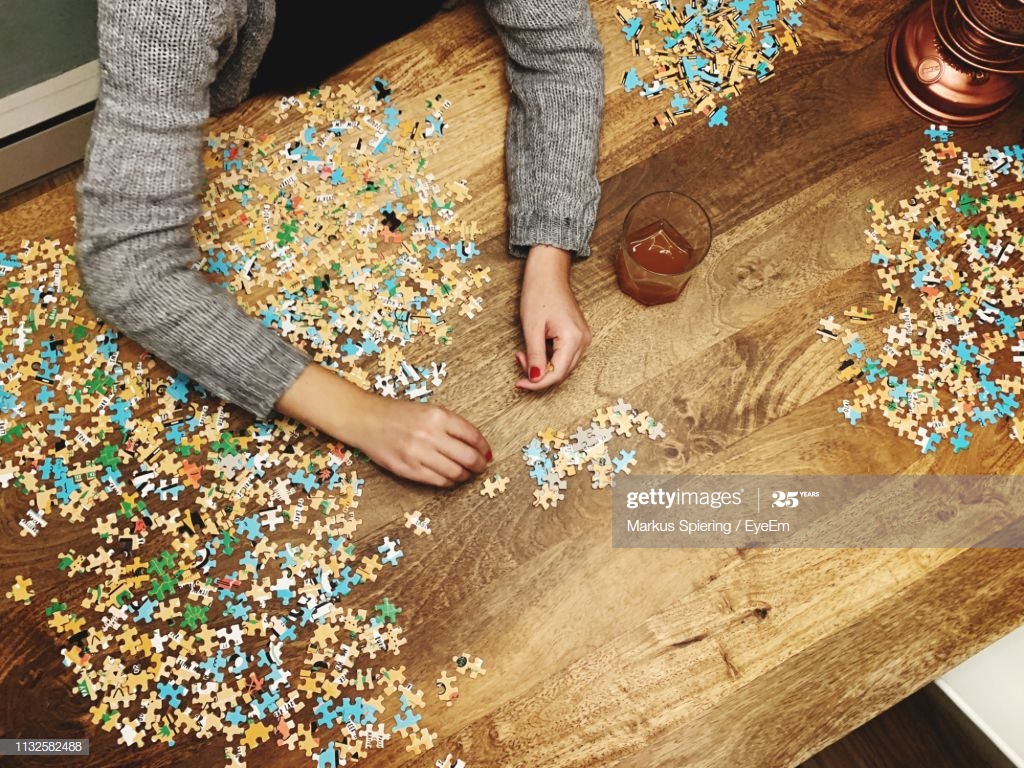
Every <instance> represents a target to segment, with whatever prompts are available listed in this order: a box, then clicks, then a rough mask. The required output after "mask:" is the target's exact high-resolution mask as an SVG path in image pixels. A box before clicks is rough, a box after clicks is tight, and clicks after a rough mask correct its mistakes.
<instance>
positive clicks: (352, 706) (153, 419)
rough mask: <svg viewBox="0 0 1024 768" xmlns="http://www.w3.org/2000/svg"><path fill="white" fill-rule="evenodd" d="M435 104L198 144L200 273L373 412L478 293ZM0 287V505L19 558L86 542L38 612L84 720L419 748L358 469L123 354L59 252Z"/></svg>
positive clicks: (326, 118) (254, 741)
mask: <svg viewBox="0 0 1024 768" xmlns="http://www.w3.org/2000/svg"><path fill="white" fill-rule="evenodd" d="M447 106H448V105H447V103H446V102H443V101H441V102H434V103H429V104H427V106H426V110H425V111H424V113H423V114H422V116H421V117H420V118H418V119H417V118H412V117H410V118H406V117H404V116H403V113H402V112H401V110H400V109H399V107H398V105H397V104H396V103H395V100H394V98H393V94H392V92H391V89H390V87H389V86H388V84H387V83H386V82H385V81H383V80H380V79H378V80H377V81H375V82H374V84H373V86H372V87H371V88H368V89H366V90H365V91H364V92H357V91H356V90H354V89H353V88H351V87H350V86H341V87H338V88H335V89H333V90H332V89H324V90H321V91H317V92H313V93H311V94H309V95H308V96H306V97H302V98H295V99H289V100H286V101H285V102H284V103H283V104H282V115H283V116H285V117H287V116H288V115H291V116H293V117H294V116H295V115H298V116H299V117H300V118H301V119H300V122H301V123H302V126H301V127H300V129H299V130H298V133H296V134H294V135H293V134H288V135H286V136H284V137H275V136H256V135H254V134H253V133H252V131H250V130H247V129H244V128H243V129H239V130H238V131H235V132H233V133H230V134H224V135H221V136H217V137H213V138H211V139H210V155H209V157H208V158H207V163H208V166H209V170H210V172H211V173H213V174H215V176H214V178H213V180H212V181H211V182H210V183H209V185H208V186H207V188H206V191H205V193H204V195H205V206H204V208H205V211H206V213H205V214H204V216H203V218H202V219H201V220H200V221H199V222H198V224H197V237H198V238H199V241H200V243H201V244H202V249H203V252H204V253H205V258H204V259H203V261H202V265H201V267H202V269H203V270H205V271H206V272H208V273H209V274H210V276H211V277H212V278H213V279H215V280H219V281H221V282H222V283H223V285H224V286H225V288H226V289H227V290H231V291H233V292H234V293H235V295H236V296H237V298H238V299H239V301H240V303H241V304H242V305H243V306H245V307H246V308H247V309H248V310H249V311H250V313H252V314H254V315H256V316H258V317H261V318H262V320H263V322H264V323H265V324H266V325H268V326H272V327H274V328H276V329H277V330H278V331H279V332H280V333H282V334H283V335H285V336H286V337H288V338H289V339H291V340H292V341H293V342H294V343H296V344H298V345H301V346H303V347H305V348H306V349H307V350H308V351H309V352H310V353H311V354H313V355H314V356H315V357H316V359H318V360H320V361H322V362H324V363H325V364H327V365H330V366H332V367H334V368H336V369H337V370H338V371H339V372H340V373H342V374H343V375H345V376H346V377H348V378H350V379H351V380H353V381H356V382H357V383H359V384H360V385H361V386H363V387H366V388H370V387H374V388H376V389H377V391H380V392H381V393H382V394H387V395H391V396H405V397H410V398H416V399H423V398H425V397H427V396H429V394H430V393H431V391H432V390H433V389H435V388H436V387H437V386H439V385H440V384H441V382H442V380H443V379H444V375H445V372H446V370H445V366H444V364H443V363H437V362H428V363H412V362H409V361H407V360H406V359H405V357H406V352H407V350H409V349H410V348H411V347H412V345H413V343H414V342H415V341H416V339H417V338H422V337H426V339H427V340H428V343H430V344H431V346H433V344H434V343H438V344H446V343H449V342H450V340H451V333H452V326H451V320H450V318H449V315H450V314H451V313H452V312H456V313H458V314H461V315H464V316H467V317H471V316H472V315H475V314H476V312H478V311H479V310H480V301H479V298H478V297H476V296H474V291H475V290H476V289H477V288H478V287H479V286H480V285H481V284H482V282H484V281H486V280H487V279H488V277H487V273H486V270H485V269H483V270H481V269H473V268H471V267H470V266H469V265H468V262H469V260H470V259H471V258H472V257H473V256H474V255H475V254H476V248H475V245H474V244H473V242H474V238H475V237H476V232H475V227H474V226H473V225H472V224H471V223H465V222H463V221H461V219H460V217H459V214H458V206H457V201H460V200H465V199H467V197H468V188H467V187H466V185H465V183H463V182H453V183H449V184H442V183H441V182H438V181H437V180H436V179H434V177H433V176H432V175H431V174H430V173H428V172H427V170H426V167H427V163H428V160H429V157H430V155H431V154H432V152H433V151H434V149H435V145H436V143H437V142H438V141H439V140H441V136H442V134H443V132H444V127H445V126H444V113H445V111H446V109H447ZM284 124H287V123H286V121H285V120H282V125H284ZM0 288H2V291H3V307H2V310H0V442H2V443H3V444H4V453H5V455H6V456H7V457H9V458H8V459H7V460H6V461H4V462H3V463H2V464H0V487H2V488H3V489H4V490H3V493H4V494H5V497H6V500H7V502H8V505H9V506H8V508H12V509H16V510H22V512H21V513H20V517H19V519H18V520H17V526H18V529H19V531H20V533H21V535H22V536H24V537H26V538H36V537H41V536H45V535H46V532H47V528H48V527H50V526H54V525H55V524H61V525H63V524H73V525H86V526H89V527H90V529H91V532H92V534H94V535H95V537H96V539H95V541H96V546H95V548H94V549H92V548H90V549H89V550H84V551H81V552H78V551H74V550H69V551H66V552H61V553H59V554H58V553H54V565H55V566H56V567H58V568H59V569H60V571H62V572H63V573H65V574H66V576H67V579H68V590H67V594H68V595H69V596H68V597H66V598H63V597H62V599H59V600H54V601H53V602H52V603H51V604H49V605H47V606H44V607H43V608H42V612H43V614H44V618H45V621H46V622H47V624H48V625H49V627H50V628H51V629H52V630H53V632H54V634H55V635H56V637H57V638H58V642H59V643H60V645H61V646H62V651H61V653H62V655H63V658H64V663H65V664H66V666H68V667H69V668H71V669H72V670H73V671H74V674H75V680H76V682H75V687H74V690H75V691H76V692H77V693H78V694H79V695H81V696H83V697H85V698H87V699H88V700H89V701H90V706H91V708H90V712H91V716H92V720H93V722H94V723H96V724H97V725H98V726H99V727H100V728H102V729H104V730H106V731H110V732H114V733H116V734H117V736H118V738H119V740H120V741H121V742H122V743H124V744H126V745H132V746H141V745H143V744H144V743H146V742H153V743H164V744H167V745H173V744H175V743H179V742H181V741H182V740H183V739H185V738H189V737H191V738H212V739H218V740H225V741H226V743H227V744H228V745H230V746H228V747H227V751H226V757H227V760H228V764H229V765H244V756H245V754H246V753H247V752H249V751H251V750H252V749H253V748H255V747H257V746H259V745H260V744H267V743H269V744H272V745H276V746H277V747H279V748H284V749H289V750H299V751H301V752H303V753H304V754H305V755H306V756H308V757H309V758H310V759H311V760H312V761H313V762H314V764H317V765H334V764H335V763H337V764H344V763H345V761H349V762H351V761H353V760H356V759H359V758H361V757H363V756H365V755H367V754H368V753H369V751H370V750H372V749H377V748H380V747H382V746H384V745H385V744H386V743H387V742H388V741H392V740H393V741H396V742H401V743H404V745H405V748H406V749H407V750H409V751H411V752H415V753H419V752H421V751H423V750H425V749H429V748H430V746H431V745H432V743H433V740H434V738H435V734H434V733H433V732H431V731H430V730H429V729H428V728H427V726H426V724H425V723H424V722H423V711H422V710H423V707H424V706H425V704H424V697H423V693H422V692H421V691H420V690H419V689H418V688H417V687H416V686H415V685H414V684H413V682H412V681H409V680H406V679H405V672H404V669H405V668H404V667H402V666H396V665H395V664H393V663H390V662H389V658H390V657H393V656H394V655H396V654H399V653H400V649H401V647H402V645H403V644H404V643H405V638H404V637H403V636H402V630H401V626H400V625H399V624H398V617H399V614H401V609H400V608H398V607H397V606H395V605H394V604H393V603H392V602H391V601H390V600H389V599H388V598H387V597H374V598H372V599H369V600H368V601H367V600H366V598H363V597H361V595H365V594H366V593H367V590H368V587H367V585H370V584H376V587H375V589H378V590H379V589H380V588H381V587H383V586H384V585H386V579H387V574H388V573H389V572H391V571H392V570H393V569H395V568H397V567H398V566H399V564H400V562H401V560H402V558H403V556H404V551H403V549H402V546H401V545H402V542H401V540H400V538H399V537H398V535H397V534H396V533H394V532H391V533H390V535H387V536H384V537H383V540H378V541H374V542H367V541H358V540H357V534H358V529H359V526H360V523H361V521H360V519H359V517H358V514H357V513H358V505H359V500H360V497H361V495H362V492H363V481H362V479H360V478H359V477H358V476H357V474H356V472H355V471H354V469H353V456H352V454H351V452H350V451H348V450H347V449H345V448H344V446H342V445H340V444H337V443H332V442H330V441H327V440H325V439H324V438H323V437H321V436H318V435H316V434H314V433H312V432H310V431H308V430H305V429H304V428H301V427H299V426H298V425H296V424H294V423H293V422H290V421H288V420H286V419H278V420H256V421H252V420H251V419H247V418H243V417H242V416H241V414H239V413H238V412H237V411H235V410H234V409H230V408H227V407H226V406H225V405H224V404H223V403H222V402H220V401H217V400H215V399H214V398H212V397H210V396H209V395H208V394H207V393H206V392H205V391H204V390H203V388H202V387H200V386H199V385H197V384H196V383H195V382H192V381H190V380H188V379H187V378H186V377H184V376H183V375H180V374H175V373H174V372H173V371H171V370H170V369H168V368H167V367H166V366H163V365H162V364H158V363H157V362H156V361H154V360H153V359H152V358H151V357H150V356H149V355H148V354H146V353H144V352H142V351H141V350H140V349H139V348H138V347H137V346H136V345H134V344H132V343H131V342H128V341H127V340H125V339H123V338H121V337H119V335H118V334H117V333H116V331H115V330H114V329H112V328H110V327H108V326H106V325H105V324H103V323H102V322H100V321H99V320H97V319H96V317H95V316H94V315H93V314H92V313H91V312H90V311H89V310H88V308H87V307H85V305H84V302H83V301H82V296H81V291H80V288H79V282H78V278H77V274H76V270H75V266H74V254H73V249H71V248H69V247H66V246H62V245H61V244H60V243H59V242H56V241H53V240H45V241H42V242H25V243H23V244H22V246H21V248H20V250H18V251H16V252H10V253H8V252H0ZM407 517H413V515H408V516H407ZM415 518H416V519H417V521H418V523H419V524H413V525H411V526H410V527H411V528H412V530H413V531H415V533H416V534H417V535H421V534H428V533H429V532H430V528H429V521H427V522H426V523H425V524H424V523H423V521H421V520H419V516H418V514H417V515H415ZM61 519H62V520H61ZM31 587H32V580H31V579H27V578H24V577H23V576H19V577H18V578H17V580H16V582H15V583H14V585H13V586H12V587H11V589H10V592H9V595H8V596H9V597H10V598H11V599H14V600H18V601H21V602H26V603H28V602H30V601H31V599H32V596H33V592H32V589H31ZM286 658H287V659H292V660H293V662H292V663H290V664H289V663H286V661H285V659H286ZM294 660H301V666H300V667H299V668H298V669H296V664H295V663H294Z"/></svg>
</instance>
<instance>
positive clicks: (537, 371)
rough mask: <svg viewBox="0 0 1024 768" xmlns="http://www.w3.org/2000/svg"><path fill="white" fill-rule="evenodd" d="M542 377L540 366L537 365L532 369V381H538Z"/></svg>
mask: <svg viewBox="0 0 1024 768" xmlns="http://www.w3.org/2000/svg"><path fill="white" fill-rule="evenodd" d="M539 378H540V368H538V367H537V366H536V365H535V366H533V367H532V368H531V369H530V381H536V380H537V379H539Z"/></svg>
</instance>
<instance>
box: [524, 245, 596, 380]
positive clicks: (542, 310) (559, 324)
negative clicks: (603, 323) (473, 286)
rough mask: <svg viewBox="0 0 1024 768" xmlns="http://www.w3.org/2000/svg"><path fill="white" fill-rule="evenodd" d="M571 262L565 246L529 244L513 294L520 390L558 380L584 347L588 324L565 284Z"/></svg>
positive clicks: (588, 338)
mask: <svg viewBox="0 0 1024 768" xmlns="http://www.w3.org/2000/svg"><path fill="white" fill-rule="evenodd" d="M571 261H572V256H571V254H569V252H568V251H563V250H562V249H560V248H555V247H553V246H550V245H535V246H533V247H532V248H531V249H530V253H529V255H528V256H527V258H526V267H525V269H524V271H523V288H522V294H521V296H520V299H519V317H520V322H521V323H522V325H523V338H524V339H525V341H526V351H525V352H523V351H522V350H520V351H519V352H516V360H518V361H519V365H520V367H522V369H523V371H524V373H525V374H526V378H522V379H520V380H519V381H517V382H516V386H517V387H519V388H520V389H525V390H531V391H538V390H542V389H547V388H548V387H550V386H553V385H555V384H558V383H559V382H561V381H563V380H564V379H565V378H566V377H567V376H568V375H569V374H570V373H571V372H572V370H573V369H574V368H575V367H576V364H577V363H579V361H580V358H582V357H583V353H584V352H585V351H586V349H587V347H588V346H590V328H589V327H587V321H586V319H585V318H584V317H583V312H582V311H580V305H579V304H578V303H577V302H576V297H575V296H574V295H573V292H572V288H571V287H570V286H569V265H570V263H571ZM549 339H550V340H551V344H552V349H553V352H552V355H551V360H550V364H549V361H548V351H547V342H548V340H549Z"/></svg>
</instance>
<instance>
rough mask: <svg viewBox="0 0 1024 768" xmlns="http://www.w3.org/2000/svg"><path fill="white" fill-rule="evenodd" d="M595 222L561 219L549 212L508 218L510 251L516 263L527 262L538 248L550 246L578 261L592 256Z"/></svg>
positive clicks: (567, 217)
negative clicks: (521, 260)
mask: <svg viewBox="0 0 1024 768" xmlns="http://www.w3.org/2000/svg"><path fill="white" fill-rule="evenodd" d="M593 228H594V224H593V222H592V221H583V220H582V219H580V218H578V217H573V216H564V217H560V216H557V215H555V214H553V213H550V212H548V211H531V212H528V213H522V214H513V215H511V216H510V218H509V234H508V250H509V253H510V254H511V255H512V256H514V257H516V258H517V259H525V258H526V256H527V254H528V253H529V252H530V249H531V248H532V247H533V246H535V245H551V246H554V247H555V248H561V249H562V250H563V251H569V253H571V254H572V255H573V258H576V259H585V258H586V257H587V256H589V255H590V233H591V231H592V230H593Z"/></svg>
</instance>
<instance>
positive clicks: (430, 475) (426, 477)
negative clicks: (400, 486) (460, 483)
mask: <svg viewBox="0 0 1024 768" xmlns="http://www.w3.org/2000/svg"><path fill="white" fill-rule="evenodd" d="M407 477H408V478H409V479H410V480H415V481H416V482H417V483H426V484H427V485H433V486H436V487H437V488H451V487H452V486H453V485H455V483H453V482H452V481H451V480H449V479H448V478H447V477H445V476H444V475H442V474H441V473H440V472H437V471H435V470H433V469H431V468H430V467H420V468H419V469H417V470H416V471H414V472H410V473H409V474H408V475H407Z"/></svg>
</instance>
